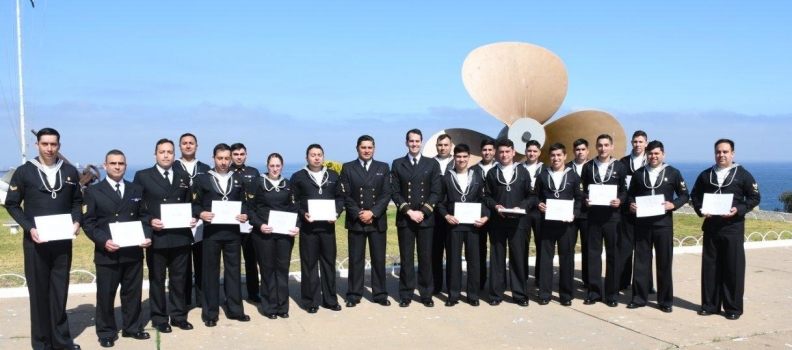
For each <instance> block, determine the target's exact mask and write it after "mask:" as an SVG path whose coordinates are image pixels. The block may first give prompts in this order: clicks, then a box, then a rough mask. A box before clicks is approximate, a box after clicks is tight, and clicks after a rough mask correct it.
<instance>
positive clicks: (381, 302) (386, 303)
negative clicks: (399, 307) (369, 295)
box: [374, 299, 390, 306]
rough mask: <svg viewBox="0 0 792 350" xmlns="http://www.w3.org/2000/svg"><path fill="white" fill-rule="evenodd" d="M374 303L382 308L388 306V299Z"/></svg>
mask: <svg viewBox="0 0 792 350" xmlns="http://www.w3.org/2000/svg"><path fill="white" fill-rule="evenodd" d="M374 302H375V303H377V304H380V305H382V306H390V300H388V299H382V300H376V301H374Z"/></svg>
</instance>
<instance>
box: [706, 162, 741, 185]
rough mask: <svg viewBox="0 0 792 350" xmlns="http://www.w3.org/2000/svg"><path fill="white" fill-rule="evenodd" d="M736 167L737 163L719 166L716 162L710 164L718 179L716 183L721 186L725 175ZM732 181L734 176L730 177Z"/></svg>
mask: <svg viewBox="0 0 792 350" xmlns="http://www.w3.org/2000/svg"><path fill="white" fill-rule="evenodd" d="M736 167H737V163H732V165H730V166H728V167H725V168H720V167H719V166H718V165H717V164H716V165H713V166H712V170H714V171H715V176H716V177H717V179H718V185H721V186H723V182H724V181H726V176H728V175H729V172H730V171H731V170H732V169H734V168H736ZM732 181H734V177H732Z"/></svg>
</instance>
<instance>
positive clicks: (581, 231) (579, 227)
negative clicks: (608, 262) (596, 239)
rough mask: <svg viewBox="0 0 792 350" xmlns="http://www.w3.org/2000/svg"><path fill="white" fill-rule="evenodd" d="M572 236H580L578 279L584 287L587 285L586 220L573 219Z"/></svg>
mask: <svg viewBox="0 0 792 350" xmlns="http://www.w3.org/2000/svg"><path fill="white" fill-rule="evenodd" d="M572 230H573V234H574V235H579V236H580V255H581V261H580V265H581V266H580V277H581V280H582V281H583V284H584V285H588V280H589V277H588V270H589V266H588V252H589V251H588V238H589V237H588V220H586V219H575V223H574V226H573V228H572Z"/></svg>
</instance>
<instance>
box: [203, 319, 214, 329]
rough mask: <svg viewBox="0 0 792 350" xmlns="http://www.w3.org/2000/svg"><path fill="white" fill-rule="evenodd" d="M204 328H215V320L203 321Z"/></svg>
mask: <svg viewBox="0 0 792 350" xmlns="http://www.w3.org/2000/svg"><path fill="white" fill-rule="evenodd" d="M204 326H207V327H214V326H217V321H215V320H209V321H204Z"/></svg>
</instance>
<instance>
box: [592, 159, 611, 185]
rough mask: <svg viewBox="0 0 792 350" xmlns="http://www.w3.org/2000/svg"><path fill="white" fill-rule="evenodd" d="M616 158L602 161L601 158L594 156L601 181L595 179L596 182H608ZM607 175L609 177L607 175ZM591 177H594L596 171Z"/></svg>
mask: <svg viewBox="0 0 792 350" xmlns="http://www.w3.org/2000/svg"><path fill="white" fill-rule="evenodd" d="M614 161H615V159H614V158H613V157H610V158H608V162H607V163H602V162H600V160H599V158H594V166H595V167H596V169H597V172H598V173H599V177H600V182H597V181H596V180H595V181H594V183H595V184H604V183H606V182H608V180H610V178H611V167H613V164H614ZM605 175H607V177H605ZM591 177H594V173H592V174H591Z"/></svg>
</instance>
